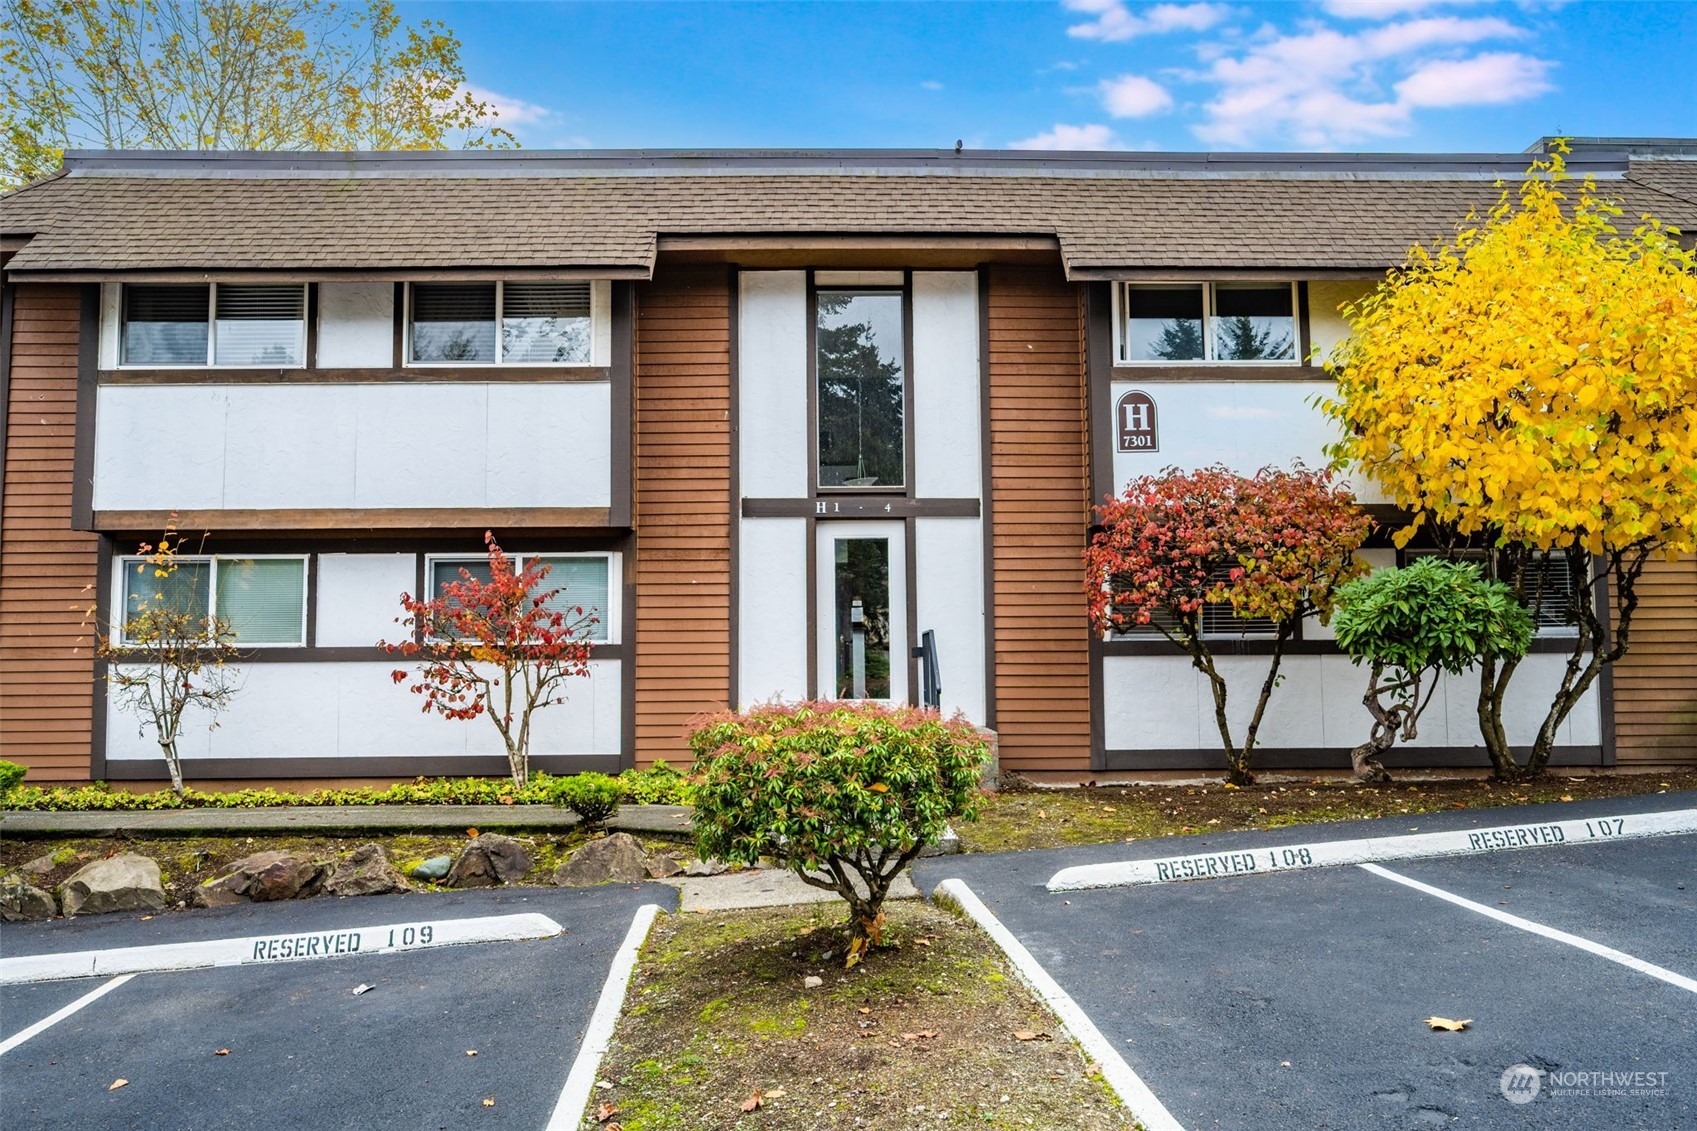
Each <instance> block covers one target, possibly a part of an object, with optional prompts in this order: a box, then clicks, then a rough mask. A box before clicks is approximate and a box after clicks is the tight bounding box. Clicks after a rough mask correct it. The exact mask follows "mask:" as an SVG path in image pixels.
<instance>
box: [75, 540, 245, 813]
mask: <svg viewBox="0 0 1697 1131" xmlns="http://www.w3.org/2000/svg"><path fill="white" fill-rule="evenodd" d="M178 550H179V543H178V540H177V532H176V531H175V530H174V529H167V530H166V531H165V534H164V536H163V537H162V538H160V539H159V543H158V545H152V544H149V543H146V542H144V543H142V544H141V546H140V548H139V551H138V552H139V553H140V554H141V556H142V557H141V560H140V561H138V562H136V564H135V571H136V575H137V577H138V578H139V579H141V581H140V583H132V584H129V585H126V586H124V587H123V591H124V592H125V593H126V594H127V595H128V596H127V597H126V600H127V601H128V605H127V607H126V608H124V609H123V610H122V611H121V612H120V613H119V614H118V615H117V617H116V618H115V619H114V620H113V621H112V624H111V625H110V627H109V629H108V631H106V632H103V633H102V632H98V631H97V632H96V644H95V651H96V653H97V654H98V655H99V656H100V658H101V659H103V660H105V661H106V682H107V683H108V684H109V685H111V687H112V691H113V700H114V702H115V703H116V704H117V706H118V707H119V709H120V710H123V711H127V712H129V713H131V714H133V715H135V716H136V717H137V718H138V719H139V720H140V726H141V733H143V734H145V733H147V731H148V730H149V729H150V728H151V729H152V731H153V737H154V740H155V741H156V742H158V743H159V753H160V754H161V755H162V756H163V757H164V759H165V768H166V770H167V771H168V772H169V773H170V775H171V789H172V791H173V792H174V793H176V794H177V796H179V797H181V796H182V794H183V764H182V760H181V758H180V757H179V756H178V750H177V740H178V739H179V738H180V737H181V736H182V733H183V717H184V716H185V715H186V714H188V713H189V710H190V709H191V708H193V709H195V710H200V711H205V712H206V713H207V714H209V715H211V716H212V718H211V722H210V723H209V724H208V725H209V726H210V727H212V728H214V729H215V728H216V727H217V726H218V715H219V713H220V712H221V711H223V710H224V709H225V708H226V707H228V706H229V705H230V701H231V700H232V699H234V698H235V695H236V692H237V690H238V689H239V688H240V678H239V677H238V675H237V673H236V669H235V668H233V667H231V666H230V665H231V664H232V663H233V662H234V661H235V660H236V659H237V658H238V657H239V653H238V652H237V651H236V644H235V640H236V634H235V632H234V631H233V630H232V629H231V627H230V623H229V622H228V621H226V620H224V619H223V618H222V617H220V616H218V615H217V613H216V611H215V610H213V609H211V608H210V607H209V606H208V604H207V596H208V592H207V590H205V589H203V588H201V585H200V584H198V583H197V582H199V581H202V580H204V578H203V577H202V576H201V570H202V569H203V567H202V566H200V565H198V564H197V565H185V564H183V563H180V562H178V560H177V554H178Z"/></svg>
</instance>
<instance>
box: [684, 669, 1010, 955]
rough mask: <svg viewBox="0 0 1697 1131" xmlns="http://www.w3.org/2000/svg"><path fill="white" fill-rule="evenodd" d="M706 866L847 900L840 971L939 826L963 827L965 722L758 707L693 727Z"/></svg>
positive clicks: (813, 707) (811, 706)
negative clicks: (762, 863)
mask: <svg viewBox="0 0 1697 1131" xmlns="http://www.w3.org/2000/svg"><path fill="white" fill-rule="evenodd" d="M689 741H690V748H691V749H692V750H693V751H694V752H695V769H694V773H693V775H692V776H693V777H694V779H695V783H696V785H695V835H696V843H697V848H698V850H699V851H700V853H701V855H702V856H703V857H704V858H705V857H718V858H719V859H721V860H726V861H729V862H732V863H741V864H754V863H756V862H758V861H759V860H760V858H761V857H763V856H764V857H769V858H771V859H773V860H776V861H779V862H780V863H781V864H782V865H783V866H784V867H786V868H788V869H790V870H791V871H792V872H794V873H795V874H796V875H798V876H800V877H801V879H802V880H804V881H805V882H807V883H809V884H811V885H813V886H814V887H817V888H824V889H825V890H826V891H832V892H835V893H836V894H838V895H840V896H841V897H842V898H843V899H845V900H846V901H848V905H849V929H850V935H851V940H852V941H851V944H850V953H849V957H850V965H853V963H854V962H855V961H858V959H859V957H860V955H861V954H862V953H864V952H865V949H866V947H867V946H869V945H873V944H876V943H878V942H879V935H880V931H881V929H882V926H883V912H882V910H881V907H882V905H883V902H884V897H885V896H886V895H887V894H888V892H889V889H890V883H891V882H892V881H893V880H894V879H895V877H896V875H897V874H898V873H900V872H901V870H902V869H903V868H905V867H907V865H908V864H910V863H911V862H912V861H913V859H914V858H915V857H917V856H918V855H919V851H920V849H921V848H923V847H924V846H925V845H927V844H934V843H936V841H938V840H939V839H940V838H941V837H942V835H943V830H944V828H945V827H946V825H947V824H948V822H949V821H950V820H955V819H960V820H971V819H972V817H973V816H974V815H975V803H976V800H977V796H978V776H979V768H980V767H981V766H982V765H983V762H984V759H985V758H986V757H987V756H988V753H989V750H988V747H987V745H986V744H985V742H984V740H983V739H982V738H981V737H980V736H979V735H978V732H977V731H975V730H974V729H973V728H972V726H971V725H970V724H969V723H967V722H966V721H965V720H964V719H960V718H958V717H957V718H956V719H954V720H950V721H944V720H943V719H942V718H941V717H939V716H938V714H937V713H936V712H935V711H926V710H919V709H917V708H912V707H882V706H876V705H873V704H869V703H846V702H807V703H796V704H787V705H786V704H768V705H765V706H761V707H756V708H754V709H753V710H750V711H746V712H742V713H730V712H726V713H722V714H718V715H712V716H708V717H704V718H701V719H698V720H696V721H695V723H694V725H693V728H692V731H691V734H690V740H689Z"/></svg>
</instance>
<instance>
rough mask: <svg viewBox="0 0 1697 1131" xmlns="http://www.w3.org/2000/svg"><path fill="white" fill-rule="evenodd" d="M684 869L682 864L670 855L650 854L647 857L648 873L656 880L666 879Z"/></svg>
mask: <svg viewBox="0 0 1697 1131" xmlns="http://www.w3.org/2000/svg"><path fill="white" fill-rule="evenodd" d="M683 870H684V866H683V865H682V864H679V863H678V862H677V860H675V859H674V858H672V857H670V856H650V857H649V858H648V874H649V875H650V876H651V877H653V878H654V879H656V880H664V879H668V878H670V877H672V876H675V875H677V874H678V873H679V872H681V871H683Z"/></svg>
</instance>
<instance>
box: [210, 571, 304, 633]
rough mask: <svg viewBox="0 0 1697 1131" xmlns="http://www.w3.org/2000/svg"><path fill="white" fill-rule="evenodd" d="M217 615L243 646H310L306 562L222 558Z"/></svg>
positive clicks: (219, 572) (219, 573)
mask: <svg viewBox="0 0 1697 1131" xmlns="http://www.w3.org/2000/svg"><path fill="white" fill-rule="evenodd" d="M218 616H219V618H220V619H221V620H223V621H225V622H227V623H228V624H229V626H230V629H231V631H232V632H234V633H235V634H236V643H237V645H238V646H239V645H243V644H304V643H306V640H305V638H304V635H303V633H304V631H305V628H304V626H305V623H306V562H305V560H304V559H302V558H220V559H219V560H218Z"/></svg>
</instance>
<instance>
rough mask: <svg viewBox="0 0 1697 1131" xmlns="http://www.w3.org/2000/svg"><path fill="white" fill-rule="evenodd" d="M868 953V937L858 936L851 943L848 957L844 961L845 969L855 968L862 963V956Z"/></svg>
mask: <svg viewBox="0 0 1697 1131" xmlns="http://www.w3.org/2000/svg"><path fill="white" fill-rule="evenodd" d="M865 953H866V939H864V938H858V939H855V940H854V941H853V942H851V943H849V948H848V959H847V961H845V962H844V963H843V969H844V970H853V969H854V968H855V967H856V966H858V965H859V964H860V956H861V955H863V954H865Z"/></svg>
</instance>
